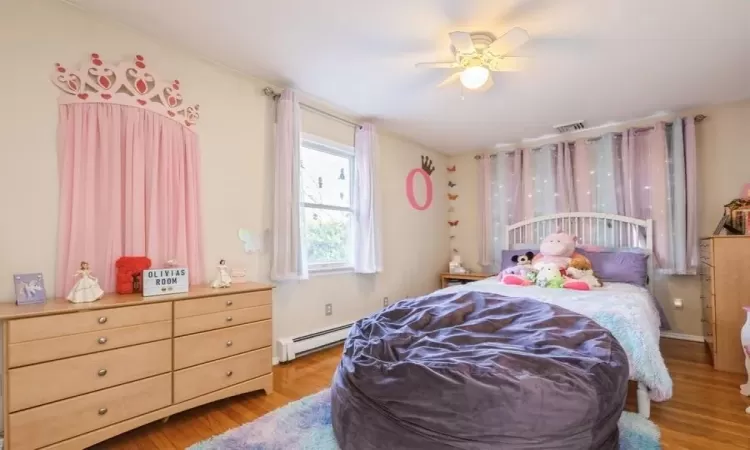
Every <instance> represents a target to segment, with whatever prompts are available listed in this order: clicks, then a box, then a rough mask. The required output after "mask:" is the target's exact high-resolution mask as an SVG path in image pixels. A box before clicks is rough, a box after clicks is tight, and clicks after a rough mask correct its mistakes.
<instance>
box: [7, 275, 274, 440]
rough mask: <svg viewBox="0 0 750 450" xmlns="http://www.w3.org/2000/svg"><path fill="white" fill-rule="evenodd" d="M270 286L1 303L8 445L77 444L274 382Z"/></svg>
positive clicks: (256, 285) (241, 286)
mask: <svg viewBox="0 0 750 450" xmlns="http://www.w3.org/2000/svg"><path fill="white" fill-rule="evenodd" d="M271 288H272V287H271V286H269V285H264V284H257V283H246V284H239V285H234V286H232V287H230V288H226V289H211V288H210V287H205V286H198V287H196V286H193V287H191V290H190V292H189V293H187V294H177V295H169V296H158V297H148V298H144V297H141V296H140V295H107V296H105V297H104V298H102V299H101V300H99V301H97V302H94V303H87V304H72V303H69V302H67V301H66V300H64V299H59V300H52V301H48V302H47V303H46V304H44V305H28V306H15V305H12V304H2V305H0V320H2V332H3V335H2V336H3V344H2V345H3V369H2V370H3V372H2V374H3V424H4V430H5V448H6V449H7V450H30V449H40V448H43V449H75V450H79V449H82V448H84V447H88V446H91V445H93V444H96V443H98V442H101V441H103V440H105V439H108V438H110V437H112V436H115V435H118V434H121V433H123V432H125V431H128V430H130V429H133V428H136V427H139V426H141V425H144V424H147V423H149V422H153V421H155V420H158V419H161V418H165V417H168V416H170V415H171V414H175V413H178V412H180V411H184V410H186V409H189V408H193V407H195V406H198V405H202V404H204V403H208V402H213V401H216V400H220V399H222V398H226V397H230V396H234V395H237V394H242V393H245V392H250V391H255V390H259V389H263V390H265V391H266V393H269V392H271V391H272V389H273V377H272V374H271V358H272V352H271V339H272V337H271V336H272V334H271V333H272V331H271Z"/></svg>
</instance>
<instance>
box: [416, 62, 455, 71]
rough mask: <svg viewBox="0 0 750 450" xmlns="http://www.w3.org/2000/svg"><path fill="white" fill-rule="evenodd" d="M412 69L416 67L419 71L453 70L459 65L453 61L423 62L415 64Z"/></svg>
mask: <svg viewBox="0 0 750 450" xmlns="http://www.w3.org/2000/svg"><path fill="white" fill-rule="evenodd" d="M414 67H417V68H420V69H455V68H456V67H459V65H458V63H457V62H455V61H449V62H423V63H417V64H415V65H414Z"/></svg>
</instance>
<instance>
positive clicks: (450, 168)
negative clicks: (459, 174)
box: [448, 164, 456, 172]
mask: <svg viewBox="0 0 750 450" xmlns="http://www.w3.org/2000/svg"><path fill="white" fill-rule="evenodd" d="M455 171H456V165H455V164H453V165H452V166H450V167H448V172H455Z"/></svg>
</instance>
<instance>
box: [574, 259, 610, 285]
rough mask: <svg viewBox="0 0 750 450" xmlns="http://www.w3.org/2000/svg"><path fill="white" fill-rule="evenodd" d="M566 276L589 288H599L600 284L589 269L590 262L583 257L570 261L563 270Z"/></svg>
mask: <svg viewBox="0 0 750 450" xmlns="http://www.w3.org/2000/svg"><path fill="white" fill-rule="evenodd" d="M565 272H566V274H567V275H568V276H569V277H570V278H572V279H574V280H579V281H583V282H585V283H586V284H587V285H589V287H601V286H602V283H601V281H599V279H598V278H597V277H596V275H594V270H593V269H592V268H591V262H590V261H589V260H588V258H586V257H585V256H583V255H579V256H577V257H575V258H573V259H571V260H570V265H569V266H568V268H567V269H566V270H565Z"/></svg>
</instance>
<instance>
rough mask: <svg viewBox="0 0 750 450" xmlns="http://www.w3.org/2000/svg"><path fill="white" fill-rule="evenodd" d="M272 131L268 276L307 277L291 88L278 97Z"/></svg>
mask: <svg viewBox="0 0 750 450" xmlns="http://www.w3.org/2000/svg"><path fill="white" fill-rule="evenodd" d="M275 131H276V133H275V136H274V139H275V141H274V199H273V238H272V239H273V245H272V247H273V248H272V253H271V279H273V280H276V281H284V280H300V279H306V278H307V277H308V273H307V261H306V255H307V251H306V249H305V248H304V242H303V241H302V239H301V236H300V235H301V231H302V223H301V220H302V219H301V214H300V202H299V199H300V189H301V188H300V182H299V170H300V162H299V161H300V160H299V152H300V131H301V128H300V110H299V102H298V100H297V95H296V93H295V92H294V91H293V90H289V89H287V90H285V91H284V92H282V93H281V96H280V97H279V99H278V102H277V104H276V130H275Z"/></svg>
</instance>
